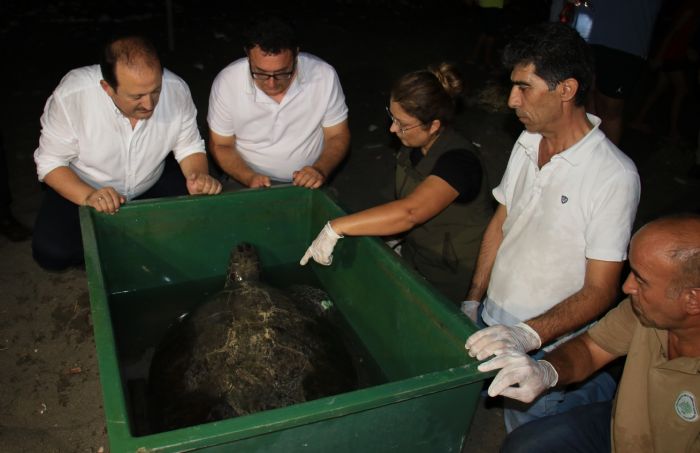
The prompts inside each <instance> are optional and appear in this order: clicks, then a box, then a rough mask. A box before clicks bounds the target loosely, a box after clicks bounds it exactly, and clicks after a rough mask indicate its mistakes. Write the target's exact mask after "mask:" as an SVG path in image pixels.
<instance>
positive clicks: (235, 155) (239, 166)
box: [209, 130, 271, 188]
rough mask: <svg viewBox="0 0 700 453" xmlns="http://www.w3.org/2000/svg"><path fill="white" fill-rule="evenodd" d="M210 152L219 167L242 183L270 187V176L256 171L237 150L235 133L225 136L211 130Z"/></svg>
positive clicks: (253, 186) (254, 186)
mask: <svg viewBox="0 0 700 453" xmlns="http://www.w3.org/2000/svg"><path fill="white" fill-rule="evenodd" d="M209 152H210V153H211V155H212V157H213V158H214V160H215V161H216V163H217V164H218V165H219V167H221V169H222V170H223V171H225V172H226V173H227V174H228V175H229V176H231V177H232V178H234V179H235V180H236V181H238V182H240V183H241V184H243V185H245V186H248V187H252V188H256V187H270V185H271V183H270V178H269V177H268V176H265V175H261V174H259V173H256V172H254V171H253V170H252V169H251V168H250V167H249V166H248V164H246V162H245V160H243V157H241V155H240V153H239V152H238V150H236V136H235V135H232V136H224V135H219V134H217V133H216V132H214V131H211V130H210V131H209Z"/></svg>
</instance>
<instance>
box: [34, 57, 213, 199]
mask: <svg viewBox="0 0 700 453" xmlns="http://www.w3.org/2000/svg"><path fill="white" fill-rule="evenodd" d="M101 79H102V72H101V70H100V66H99V65H93V66H85V67H82V68H78V69H74V70H72V71H70V72H69V73H68V74H67V75H66V76H65V77H64V78H63V80H61V83H60V84H59V85H58V87H57V88H56V90H54V92H53V94H52V95H51V97H49V99H48V101H46V106H45V107H44V114H43V115H42V117H41V127H42V129H41V137H40V138H39V147H38V148H37V150H36V151H35V152H34V161H35V162H36V166H37V174H38V176H39V180H40V181H43V180H44V177H45V176H46V175H47V174H48V173H49V172H51V171H52V170H54V169H56V168H58V167H62V166H63V167H69V168H70V169H71V170H73V171H74V172H75V173H76V174H77V175H78V176H79V177H80V179H81V180H83V181H84V182H86V183H87V184H89V185H90V186H92V187H94V188H96V189H97V188H100V187H106V186H111V187H113V188H114V189H115V190H116V191H117V192H119V193H120V194H122V195H123V196H124V197H125V198H126V199H127V200H130V199H133V198H134V197H137V196H139V195H141V194H142V193H144V192H145V191H147V190H148V189H149V188H151V186H153V185H154V184H155V183H156V181H158V179H159V178H160V176H161V174H162V173H163V167H164V159H165V157H166V156H167V155H168V153H169V152H170V151H173V152H174V155H175V159H176V160H177V161H178V162H179V161H181V160H182V159H184V158H186V157H187V156H189V155H191V154H194V153H204V152H205V151H204V141H203V140H202V138H201V136H200V134H199V130H198V129H197V110H196V108H195V106H194V103H193V102H192V96H191V95H190V90H189V88H188V87H187V84H185V82H184V81H183V80H182V79H180V78H179V77H178V76H176V75H175V74H173V73H172V72H170V71H168V70H167V69H164V70H163V85H162V90H161V94H160V99H159V101H158V104H157V105H156V108H155V110H154V112H153V115H152V116H151V117H150V118H148V119H145V120H139V121H138V122H137V123H136V126H135V127H134V128H132V127H131V124H130V122H129V119H128V118H127V117H125V116H124V115H123V114H122V113H121V111H120V110H119V109H118V108H117V107H116V106H115V105H114V102H112V99H111V98H110V97H109V96H108V95H107V93H105V91H104V90H103V89H102V87H101V86H100V80H101Z"/></svg>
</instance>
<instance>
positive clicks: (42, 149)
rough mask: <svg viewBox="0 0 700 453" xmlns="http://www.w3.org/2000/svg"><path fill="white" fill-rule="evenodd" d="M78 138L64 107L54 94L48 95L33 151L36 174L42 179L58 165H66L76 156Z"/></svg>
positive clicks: (77, 152)
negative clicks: (36, 145)
mask: <svg viewBox="0 0 700 453" xmlns="http://www.w3.org/2000/svg"><path fill="white" fill-rule="evenodd" d="M78 154H79V147H78V139H77V136H76V134H75V131H74V130H73V127H72V126H71V124H70V120H69V118H68V115H67V114H66V110H65V107H64V106H63V104H62V103H61V102H60V99H58V98H56V96H55V95H52V96H51V97H49V99H48V101H46V106H45V107H44V114H43V115H42V116H41V136H40V137H39V147H38V148H37V149H36V151H34V162H35V163H36V170H37V176H38V177H39V181H43V180H44V178H45V177H46V175H47V174H49V173H50V172H51V171H53V170H54V169H56V168H58V167H67V166H68V165H69V163H70V162H71V161H72V160H73V159H75V158H77V157H78Z"/></svg>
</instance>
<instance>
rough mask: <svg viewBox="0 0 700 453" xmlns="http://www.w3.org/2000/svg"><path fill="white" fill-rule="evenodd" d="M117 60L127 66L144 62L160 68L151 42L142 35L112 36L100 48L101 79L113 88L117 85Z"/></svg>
mask: <svg viewBox="0 0 700 453" xmlns="http://www.w3.org/2000/svg"><path fill="white" fill-rule="evenodd" d="M117 62H121V63H124V64H126V65H127V66H132V65H134V64H140V63H145V64H146V65H147V66H149V67H154V68H155V67H157V68H159V69H160V68H161V66H160V57H159V56H158V51H157V50H156V48H155V46H154V45H153V43H152V42H151V41H149V40H148V39H146V38H145V37H143V36H136V35H130V36H120V37H115V38H112V39H110V40H109V41H108V42H107V43H106V44H105V46H104V48H103V49H102V54H101V55H100V69H101V70H102V79H103V80H104V81H105V82H107V83H108V84H109V86H111V87H112V89H114V90H116V89H117V86H118V85H119V82H118V81H117V74H116V71H115V67H116V65H117Z"/></svg>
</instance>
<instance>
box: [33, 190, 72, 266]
mask: <svg viewBox="0 0 700 453" xmlns="http://www.w3.org/2000/svg"><path fill="white" fill-rule="evenodd" d="M32 255H33V257H34V260H35V261H36V262H37V264H39V266H41V267H43V268H44V269H46V270H51V271H60V270H64V269H66V268H68V267H71V266H77V265H80V264H82V262H83V241H82V237H81V235H80V218H79V215H78V206H77V205H76V204H74V203H72V202H70V201H68V200H66V199H65V198H63V197H62V196H60V195H59V194H58V193H56V192H55V191H54V190H53V189H51V188H50V187H46V191H45V192H44V199H43V200H42V203H41V206H40V207H39V212H38V214H37V217H36V222H35V224H34V236H33V238H32Z"/></svg>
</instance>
